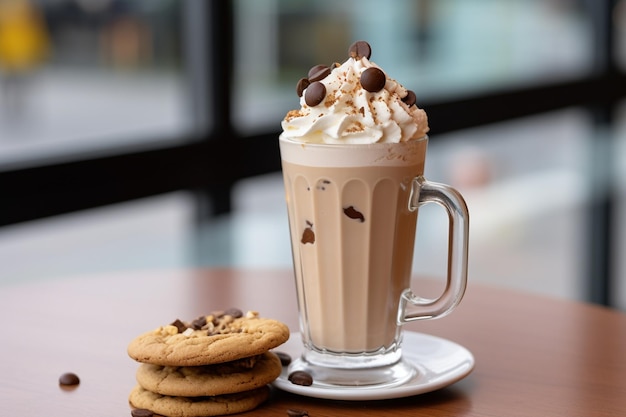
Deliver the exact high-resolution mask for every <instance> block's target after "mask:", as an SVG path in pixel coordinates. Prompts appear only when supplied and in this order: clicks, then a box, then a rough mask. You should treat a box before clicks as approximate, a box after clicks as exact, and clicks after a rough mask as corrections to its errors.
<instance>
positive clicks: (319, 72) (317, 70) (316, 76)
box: [309, 65, 330, 82]
mask: <svg viewBox="0 0 626 417" xmlns="http://www.w3.org/2000/svg"><path fill="white" fill-rule="evenodd" d="M329 74H330V68H328V67H327V66H326V65H316V66H314V67H313V68H311V69H310V70H309V82H315V81H321V80H323V79H324V78H326V77H328V75H329Z"/></svg>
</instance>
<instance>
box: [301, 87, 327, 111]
mask: <svg viewBox="0 0 626 417" xmlns="http://www.w3.org/2000/svg"><path fill="white" fill-rule="evenodd" d="M324 97H326V86H325V85H324V84H322V83H321V82H319V81H315V82H314V83H311V85H309V86H308V88H307V89H306V91H305V92H304V101H305V102H306V104H307V105H309V106H311V107H315V106H317V105H318V104H320V103H321V102H322V101H324Z"/></svg>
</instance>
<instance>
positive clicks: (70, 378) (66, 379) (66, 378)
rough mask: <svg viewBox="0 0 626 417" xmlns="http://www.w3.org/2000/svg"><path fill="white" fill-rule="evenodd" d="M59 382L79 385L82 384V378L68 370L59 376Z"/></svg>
mask: <svg viewBox="0 0 626 417" xmlns="http://www.w3.org/2000/svg"><path fill="white" fill-rule="evenodd" d="M59 384H60V385H65V386H70V385H78V384H80V378H78V375H76V374H75V373H72V372H67V373H64V374H63V375H61V376H60V377H59Z"/></svg>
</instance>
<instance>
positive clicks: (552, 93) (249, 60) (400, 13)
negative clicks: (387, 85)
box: [0, 0, 626, 310]
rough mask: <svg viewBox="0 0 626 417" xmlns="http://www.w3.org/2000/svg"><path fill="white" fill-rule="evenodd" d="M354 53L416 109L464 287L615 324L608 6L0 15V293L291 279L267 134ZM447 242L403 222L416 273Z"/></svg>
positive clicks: (625, 244)
mask: <svg viewBox="0 0 626 417" xmlns="http://www.w3.org/2000/svg"><path fill="white" fill-rule="evenodd" d="M358 39H364V40H367V41H368V42H369V43H370V44H371V45H372V50H373V54H372V61H374V62H376V63H377V64H379V65H381V66H382V67H383V68H385V69H386V70H387V72H388V73H389V74H390V76H392V77H393V78H395V79H397V80H399V81H400V82H402V83H403V84H404V85H405V86H407V88H410V89H412V90H414V91H415V92H416V93H417V96H418V105H420V107H423V108H424V109H425V110H426V111H427V113H428V114H429V117H430V124H431V132H430V138H431V139H430V145H429V156H428V159H427V166H426V176H427V177H428V178H429V179H430V180H433V181H438V182H446V183H449V184H451V185H453V186H455V187H456V188H458V189H459V190H460V191H461V192H462V193H463V195H464V196H465V197H466V199H467V202H468V206H469V209H470V214H471V232H470V269H469V274H470V277H469V278H470V280H471V281H470V282H483V283H488V284H490V285H498V286H506V287H510V288H517V289H524V290H527V291H532V292H535V293H542V294H547V295H551V296H556V297H561V298H568V299H575V300H586V301H592V302H596V303H600V304H605V305H611V306H614V307H617V308H620V309H623V310H626V257H625V256H623V255H624V254H625V250H624V248H626V181H625V180H624V178H626V76H625V74H624V72H625V69H626V1H618V0H465V1H462V2H461V1H454V0H402V1H395V2H393V4H387V5H386V6H385V7H383V6H382V5H381V3H380V2H378V1H376V0H359V1H357V0H351V1H342V2H337V1H334V0H318V1H315V2H313V1H304V0H297V1H293V0H256V1H251V0H233V1H202V0H181V1H176V0H132V1H131V0H125V1H122V0H38V1H35V0H31V1H27V0H0V285H15V284H17V283H19V282H24V281H26V280H42V279H53V278H59V277H67V276H76V275H87V276H88V275H90V274H99V273H107V272H110V271H115V270H128V269H142V270H150V269H161V268H180V267H196V266H201V267H202V266H216V265H219V266H240V267H269V268H273V267H279V268H286V267H291V252H290V247H289V236H288V233H289V231H288V225H287V218H286V208H285V202H284V195H283V188H282V182H281V181H282V180H281V176H280V160H279V156H278V147H277V141H276V138H277V135H278V133H279V131H280V121H281V120H282V118H283V116H284V115H285V113H286V112H287V111H288V110H289V109H292V108H295V107H297V106H298V98H297V96H296V94H295V85H296V82H297V80H298V79H299V78H301V77H302V76H304V74H306V72H307V71H308V69H309V68H310V67H311V66H313V65H315V64H318V63H325V64H329V63H331V62H335V61H343V60H345V59H346V58H347V48H348V46H349V45H350V44H351V43H352V42H353V41H355V40H358ZM446 227H447V218H446V216H445V215H444V213H443V211H440V210H439V209H438V208H436V207H435V208H431V207H428V206H427V207H425V208H424V209H421V210H420V217H419V221H418V241H417V243H416V255H415V264H414V271H415V273H416V274H418V273H419V274H424V275H431V276H440V275H442V274H443V271H444V270H445V266H446V259H445V258H446V250H447V242H446V239H447V233H446V232H445V228H446ZM470 285H471V284H470Z"/></svg>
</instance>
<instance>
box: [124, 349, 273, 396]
mask: <svg viewBox="0 0 626 417" xmlns="http://www.w3.org/2000/svg"><path fill="white" fill-rule="evenodd" d="M281 370H282V364H281V361H280V359H279V358H278V356H276V355H275V354H273V353H271V352H266V353H264V354H262V355H258V356H253V357H250V358H245V359H239V360H236V361H233V362H226V363H221V364H215V365H204V366H183V367H174V366H161V365H151V364H146V363H144V364H142V365H141V366H140V367H139V369H137V374H136V377H137V382H138V383H139V385H141V386H142V387H143V388H144V389H146V390H148V391H152V392H154V393H157V394H161V395H169V396H185V397H198V396H212V395H223V394H232V393H237V392H242V391H250V390H253V389H255V388H259V387H262V386H264V385H266V384H269V383H271V382H272V381H274V380H275V379H276V378H278V376H279V375H280V372H281Z"/></svg>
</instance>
